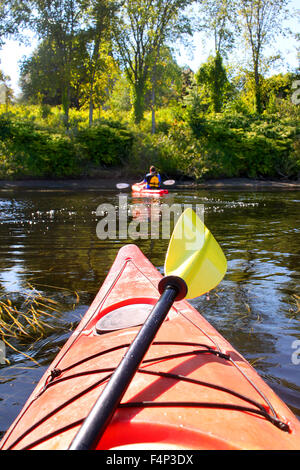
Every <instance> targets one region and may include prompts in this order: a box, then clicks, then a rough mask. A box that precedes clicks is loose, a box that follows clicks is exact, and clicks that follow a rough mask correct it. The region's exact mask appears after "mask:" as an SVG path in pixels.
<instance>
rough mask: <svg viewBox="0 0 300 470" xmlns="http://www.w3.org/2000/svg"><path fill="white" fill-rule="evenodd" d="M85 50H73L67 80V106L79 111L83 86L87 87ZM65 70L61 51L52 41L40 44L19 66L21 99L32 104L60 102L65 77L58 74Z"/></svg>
mask: <svg viewBox="0 0 300 470" xmlns="http://www.w3.org/2000/svg"><path fill="white" fill-rule="evenodd" d="M84 54H85V50H84V49H83V47H79V45H77V47H76V53H75V52H74V57H73V64H72V71H71V77H70V89H69V101H70V103H69V104H70V106H75V107H77V108H79V105H80V94H79V92H80V91H81V88H82V84H83V83H85V84H86V74H85V73H84V70H83V67H82V62H83V60H84ZM63 68H64V63H63V62H62V56H61V54H60V51H59V50H58V49H57V48H56V43H55V42H54V41H52V40H51V39H45V40H44V41H42V42H41V43H40V44H39V45H38V47H37V48H36V50H35V51H34V52H33V54H32V55H31V57H29V58H26V59H24V60H23V62H22V64H21V73H20V86H21V90H22V95H23V99H24V100H25V101H30V102H32V103H39V104H49V105H51V106H56V105H60V104H61V103H62V93H63V89H64V86H65V76H64V74H61V70H62V69H63Z"/></svg>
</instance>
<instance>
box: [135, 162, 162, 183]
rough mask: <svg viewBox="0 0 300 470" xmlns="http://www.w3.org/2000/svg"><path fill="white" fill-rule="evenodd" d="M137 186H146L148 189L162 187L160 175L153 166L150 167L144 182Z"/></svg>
mask: <svg viewBox="0 0 300 470" xmlns="http://www.w3.org/2000/svg"><path fill="white" fill-rule="evenodd" d="M137 184H140V185H145V186H146V188H147V189H159V188H160V186H161V177H160V174H159V173H158V171H157V170H156V168H155V167H154V166H153V165H152V166H150V170H149V173H147V174H146V176H145V178H144V180H143V181H141V182H140V183H137Z"/></svg>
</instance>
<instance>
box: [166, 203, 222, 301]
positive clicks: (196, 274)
mask: <svg viewBox="0 0 300 470" xmlns="http://www.w3.org/2000/svg"><path fill="white" fill-rule="evenodd" d="M226 271H227V261H226V258H225V255H224V253H223V251H222V249H221V247H220V245H219V244H218V242H217V241H216V240H215V238H214V237H213V235H212V234H211V233H210V231H209V230H208V229H207V228H206V227H205V225H204V224H203V222H202V221H201V219H200V218H199V217H198V216H197V214H196V213H195V212H194V211H193V210H192V209H186V210H185V211H184V212H183V214H182V215H181V216H180V218H179V219H178V221H177V224H176V225H175V228H174V230H173V233H172V236H171V240H170V243H169V247H168V251H167V255H166V260H165V275H166V276H179V277H181V278H182V279H183V280H184V281H185V282H186V284H187V287H188V293H187V296H186V297H187V298H189V299H193V298H194V297H198V296H200V295H202V294H205V293H206V292H208V291H209V290H211V289H213V288H214V287H216V286H217V285H218V284H219V282H220V281H221V280H222V279H223V277H224V275H225V273H226Z"/></svg>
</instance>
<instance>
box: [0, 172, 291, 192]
mask: <svg viewBox="0 0 300 470" xmlns="http://www.w3.org/2000/svg"><path fill="white" fill-rule="evenodd" d="M137 180H140V177H136V178H132V177H130V178H126V177H122V176H121V174H113V175H104V176H103V177H102V178H82V179H55V180H54V179H25V180H14V181H11V180H0V191H7V190H17V189H24V190H37V191H59V190H61V191H66V190H87V191H97V190H114V189H116V184H117V183H128V184H129V185H131V184H133V183H135V182H136V181H137ZM168 189H169V190H170V191H172V190H173V191H174V190H175V191H176V190H190V189H193V190H195V189H196V190H197V189H198V190H202V189H215V190H219V189H220V190H245V191H247V190H255V191H259V190H293V191H296V190H300V181H299V180H298V181H287V180H263V179H259V180H258V179H248V178H228V179H211V180H207V181H203V182H201V183H196V182H192V181H184V180H181V181H177V182H176V183H175V185H174V186H168ZM129 190H130V188H129Z"/></svg>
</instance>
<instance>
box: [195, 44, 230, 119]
mask: <svg viewBox="0 0 300 470" xmlns="http://www.w3.org/2000/svg"><path fill="white" fill-rule="evenodd" d="M196 81H197V83H198V85H200V86H203V87H204V88H205V90H206V92H207V94H208V96H209V99H210V101H211V103H212V109H213V111H214V112H215V113H219V112H220V111H221V109H222V106H223V100H224V96H225V91H226V86H228V84H229V82H228V79H227V74H226V70H225V68H224V65H223V60H222V57H221V55H220V53H219V52H217V53H216V56H215V57H213V56H210V57H209V58H208V60H207V62H206V63H205V64H203V65H202V66H201V67H200V68H199V70H198V72H197V74H196Z"/></svg>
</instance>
